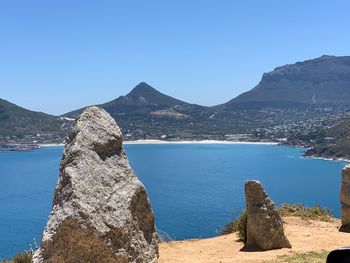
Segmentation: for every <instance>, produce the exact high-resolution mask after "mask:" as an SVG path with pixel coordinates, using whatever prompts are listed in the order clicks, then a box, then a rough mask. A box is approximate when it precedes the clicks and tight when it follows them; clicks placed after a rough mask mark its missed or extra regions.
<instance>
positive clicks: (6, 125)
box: [0, 99, 66, 140]
mask: <svg viewBox="0 0 350 263" xmlns="http://www.w3.org/2000/svg"><path fill="white" fill-rule="evenodd" d="M64 126H65V121H64V120H62V119H60V118H59V117H54V116H52V115H48V114H45V113H42V112H34V111H30V110H27V109H24V108H22V107H19V106H17V105H15V104H13V103H10V102H8V101H6V100H3V99H0V136H1V138H6V137H8V136H15V137H14V138H24V137H28V136H29V137H30V136H32V137H35V138H36V139H40V138H52V139H58V140H60V139H63V138H64V136H65V133H66V131H65V127H64ZM37 134H40V136H37Z"/></svg>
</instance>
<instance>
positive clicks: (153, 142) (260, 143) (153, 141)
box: [123, 140, 278, 145]
mask: <svg viewBox="0 0 350 263" xmlns="http://www.w3.org/2000/svg"><path fill="white" fill-rule="evenodd" d="M123 144H259V145H278V143H277V142H249V141H221V140H200V141H162V140H134V141H124V142H123Z"/></svg>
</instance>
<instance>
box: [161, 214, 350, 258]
mask: <svg viewBox="0 0 350 263" xmlns="http://www.w3.org/2000/svg"><path fill="white" fill-rule="evenodd" d="M284 221H285V232H286V236H287V237H288V239H289V241H290V242H291V244H292V247H293V248H292V249H277V250H271V251H264V252H242V251H240V249H241V248H242V247H243V244H242V243H241V242H237V241H236V239H237V238H236V235H235V234H231V235H226V236H219V237H215V238H208V239H198V240H185V241H175V242H169V243H162V244H160V247H159V251H160V258H159V262H160V263H175V262H176V263H180V262H181V263H187V262H188V263H190V262H191V263H199V262H201V263H202V262H203V263H204V262H205V263H211V262H213V263H214V262H215V263H218V262H223V263H224V262H225V263H226V262H230V263H231V262H263V261H265V260H270V259H274V258H276V257H277V256H278V255H284V254H288V253H292V252H309V251H321V250H327V251H330V250H332V249H335V248H337V247H341V246H349V245H350V233H342V232H339V231H338V228H339V226H340V221H339V220H337V219H334V220H333V221H332V222H316V221H309V222H306V221H303V220H301V219H300V218H296V217H287V218H284Z"/></svg>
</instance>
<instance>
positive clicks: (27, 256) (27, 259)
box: [1, 252, 33, 263]
mask: <svg viewBox="0 0 350 263" xmlns="http://www.w3.org/2000/svg"><path fill="white" fill-rule="evenodd" d="M32 258H33V253H28V252H23V253H18V254H17V255H16V256H14V257H13V258H12V260H3V261H1V263H32Z"/></svg>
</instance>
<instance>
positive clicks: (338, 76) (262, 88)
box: [224, 56, 350, 107]
mask: <svg viewBox="0 0 350 263" xmlns="http://www.w3.org/2000/svg"><path fill="white" fill-rule="evenodd" d="M242 103H243V104H246V103H263V104H265V105H266V104H269V103H271V104H276V103H284V104H285V103H289V104H293V103H295V104H318V105H319V104H336V103H344V104H350V56H343V57H336V56H322V57H320V58H316V59H311V60H306V61H303V62H297V63H295V64H291V65H285V66H282V67H277V68H275V69H274V70H273V71H271V72H269V73H265V74H264V75H263V77H262V79H261V81H260V83H259V84H258V85H257V86H256V87H255V88H253V89H252V90H250V91H248V92H245V93H243V94H241V95H239V96H238V97H236V98H235V99H233V100H231V101H229V102H228V103H226V104H224V105H225V107H236V106H237V104H242Z"/></svg>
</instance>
